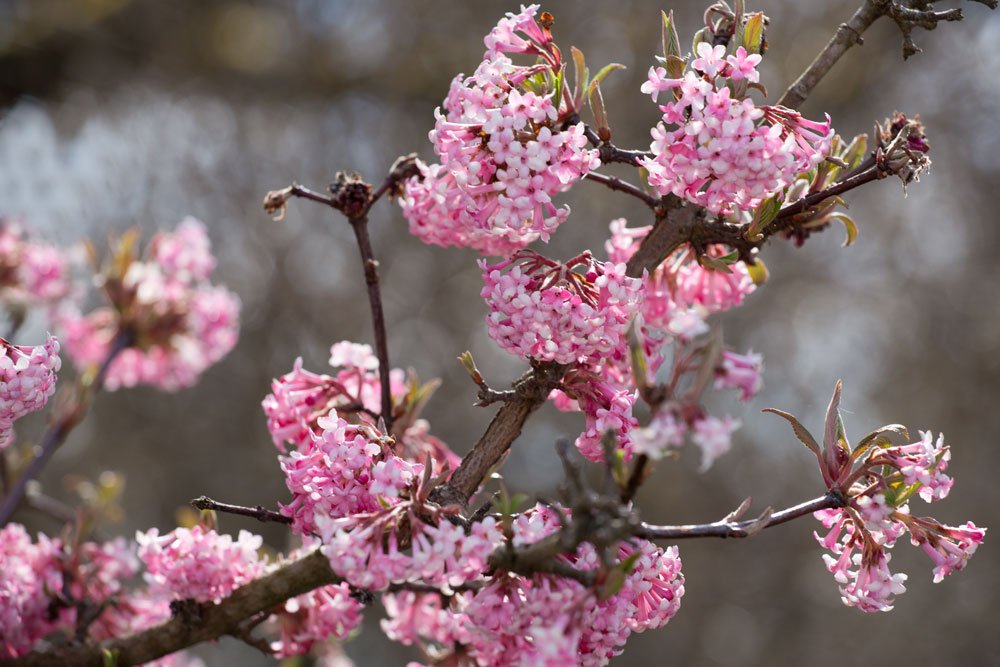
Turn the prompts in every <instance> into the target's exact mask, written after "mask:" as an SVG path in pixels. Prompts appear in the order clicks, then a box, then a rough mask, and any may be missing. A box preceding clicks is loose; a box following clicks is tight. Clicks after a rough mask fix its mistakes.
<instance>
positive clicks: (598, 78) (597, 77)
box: [587, 63, 625, 97]
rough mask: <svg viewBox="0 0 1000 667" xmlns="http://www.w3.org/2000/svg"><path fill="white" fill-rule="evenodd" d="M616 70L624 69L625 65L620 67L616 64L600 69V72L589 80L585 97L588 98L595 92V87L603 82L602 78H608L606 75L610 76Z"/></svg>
mask: <svg viewBox="0 0 1000 667" xmlns="http://www.w3.org/2000/svg"><path fill="white" fill-rule="evenodd" d="M616 69H625V65H620V64H618V63H610V64H607V65H605V66H604V67H602V68H601V70H600V71H599V72H598V73H597V74H595V75H594V78H593V79H591V80H590V84H588V85H587V96H588V97H589V96H590V95H593V94H594V91H595V90H597V86H599V85H600V83H601V81H603V80H604V78H605V77H607V76H608V74H611V73H612V72H614V71H615V70H616Z"/></svg>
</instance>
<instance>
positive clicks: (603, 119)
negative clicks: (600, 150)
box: [588, 86, 611, 141]
mask: <svg viewBox="0 0 1000 667" xmlns="http://www.w3.org/2000/svg"><path fill="white" fill-rule="evenodd" d="M590 88H591V89H592V92H590V93H589V94H588V99H589V100H590V110H591V112H593V114H594V124H595V125H596V126H597V136H599V137H600V138H601V140H602V141H607V140H608V139H610V138H611V126H610V125H608V112H607V110H606V109H605V108H604V96H603V95H601V87H600V86H590Z"/></svg>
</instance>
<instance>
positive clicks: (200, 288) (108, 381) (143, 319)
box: [57, 218, 240, 391]
mask: <svg viewBox="0 0 1000 667" xmlns="http://www.w3.org/2000/svg"><path fill="white" fill-rule="evenodd" d="M214 264H215V260H214V258H213V257H212V256H211V254H210V249H209V246H208V238H207V236H206V235H205V232H204V228H203V227H202V225H201V223H199V222H197V221H195V220H193V219H191V218H188V219H185V220H184V221H183V222H182V223H181V224H180V225H179V227H178V230H177V231H176V232H173V233H167V232H161V233H159V234H157V235H156V236H154V237H153V239H152V241H150V245H149V248H148V250H147V256H146V258H144V259H137V258H133V257H125V258H124V259H123V258H118V259H116V262H114V263H113V265H112V267H111V269H109V271H110V272H111V273H109V275H107V276H104V279H103V283H104V292H105V296H107V297H108V298H109V300H110V301H111V304H110V305H109V306H106V307H100V308H97V309H95V310H93V311H92V312H90V313H88V314H83V313H81V312H80V311H79V310H78V309H77V308H76V307H75V306H67V307H65V308H63V309H61V310H60V311H59V312H58V314H57V321H58V324H59V327H60V328H61V329H62V331H63V340H64V343H65V347H66V351H67V352H68V353H69V355H70V357H71V358H72V360H73V362H74V364H76V366H77V367H78V368H88V367H94V366H98V365H100V364H102V363H103V362H104V361H105V359H106V358H107V357H108V354H109V351H110V349H111V347H112V344H113V341H114V340H115V338H116V336H117V335H118V334H119V333H120V332H121V331H126V332H128V333H129V334H130V335H131V344H130V345H129V347H127V348H126V349H124V350H123V351H121V352H120V353H119V354H118V355H117V356H116V357H115V359H114V360H113V361H112V363H111V365H110V366H109V367H108V370H107V374H106V376H105V382H104V386H105V387H106V388H107V389H109V390H115V389H118V388H120V387H133V386H136V385H139V384H144V385H150V386H154V387H157V388H160V389H163V390H166V391H176V390H178V389H183V388H186V387H190V386H192V385H193V384H195V383H196V382H197V381H198V378H199V377H200V375H201V374H202V373H203V372H204V371H205V370H206V369H208V368H209V367H210V366H212V365H213V364H215V363H216V362H218V361H219V360H221V359H222V358H223V357H224V356H226V354H228V353H229V351H230V350H231V349H232V348H233V347H234V346H235V345H236V341H237V338H238V335H239V334H238V330H239V311H240V302H239V299H238V298H237V296H236V295H235V294H233V293H232V292H230V291H229V290H227V289H225V288H224V287H219V286H215V285H212V284H210V283H209V282H208V276H209V273H210V272H211V270H212V268H213V267H214ZM121 265H124V266H127V268H126V269H124V270H122V266H121Z"/></svg>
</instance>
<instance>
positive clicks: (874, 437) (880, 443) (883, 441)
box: [851, 424, 910, 462]
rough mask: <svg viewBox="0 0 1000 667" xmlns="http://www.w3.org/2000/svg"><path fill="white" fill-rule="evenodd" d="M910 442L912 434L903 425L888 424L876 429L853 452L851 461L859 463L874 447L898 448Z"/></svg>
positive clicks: (862, 439)
mask: <svg viewBox="0 0 1000 667" xmlns="http://www.w3.org/2000/svg"><path fill="white" fill-rule="evenodd" d="M908 442H910V432H909V431H908V430H907V429H906V427H905V426H903V425H902V424H887V425H885V426H882V427H880V428H877V429H875V430H874V431H872V432H871V433H869V434H868V435H866V436H865V437H863V438H861V442H859V443H858V446H857V447H855V448H854V451H853V452H851V461H852V462H853V461H857V460H859V459H860V458H861V457H862V456H864V454H865V452H866V451H868V450H869V449H870V448H872V447H896V446H899V445H905V444H907V443H908Z"/></svg>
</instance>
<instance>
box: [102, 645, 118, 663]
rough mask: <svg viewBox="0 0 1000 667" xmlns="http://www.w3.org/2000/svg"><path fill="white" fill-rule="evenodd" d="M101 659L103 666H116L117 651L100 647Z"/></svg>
mask: <svg viewBox="0 0 1000 667" xmlns="http://www.w3.org/2000/svg"><path fill="white" fill-rule="evenodd" d="M101 661H102V662H103V664H104V667H116V665H117V664H118V651H112V650H111V649H106V648H102V649H101Z"/></svg>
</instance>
